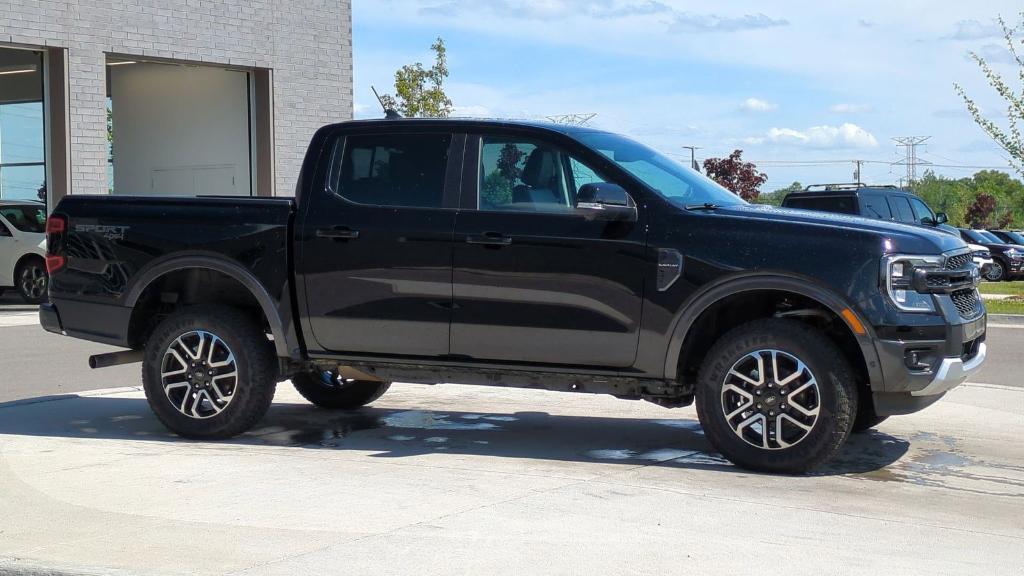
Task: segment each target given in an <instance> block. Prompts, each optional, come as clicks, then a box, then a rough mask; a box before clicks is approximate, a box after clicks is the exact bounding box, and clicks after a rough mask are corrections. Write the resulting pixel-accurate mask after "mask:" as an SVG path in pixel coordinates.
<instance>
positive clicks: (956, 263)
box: [946, 252, 973, 270]
mask: <svg viewBox="0 0 1024 576" xmlns="http://www.w3.org/2000/svg"><path fill="white" fill-rule="evenodd" d="M972 260H973V258H972V257H971V254H970V252H968V253H966V254H957V255H955V256H950V257H949V258H946V270H960V269H961V268H964V267H966V266H967V265H968V264H970V263H971V262H972Z"/></svg>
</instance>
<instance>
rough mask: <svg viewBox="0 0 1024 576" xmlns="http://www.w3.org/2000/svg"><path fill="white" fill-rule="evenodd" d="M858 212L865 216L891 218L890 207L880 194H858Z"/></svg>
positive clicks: (882, 218) (879, 218) (880, 218)
mask: <svg viewBox="0 0 1024 576" xmlns="http://www.w3.org/2000/svg"><path fill="white" fill-rule="evenodd" d="M860 213H861V216H864V217H866V218H875V219H878V220H892V209H891V208H890V207H889V203H888V202H886V200H885V196H884V195H882V194H871V193H867V192H862V193H861V194H860Z"/></svg>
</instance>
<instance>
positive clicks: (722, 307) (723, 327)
mask: <svg viewBox="0 0 1024 576" xmlns="http://www.w3.org/2000/svg"><path fill="white" fill-rule="evenodd" d="M774 317H790V318H793V319H795V320H799V321H801V322H806V323H807V324H809V325H812V326H815V327H817V328H819V329H821V330H823V331H824V332H825V333H826V334H828V335H829V336H830V337H831V338H832V340H833V341H834V342H835V343H836V345H837V346H838V347H839V349H840V351H841V352H842V353H843V355H844V356H845V357H846V359H847V361H848V362H849V363H850V367H851V368H852V369H853V372H854V374H855V375H856V377H857V388H858V390H859V391H860V392H861V393H862V395H863V394H864V393H866V392H867V391H869V382H870V376H869V374H868V367H867V363H866V362H865V361H864V355H863V353H862V352H861V349H860V344H858V343H857V337H856V336H855V335H854V333H853V331H852V330H851V329H850V327H849V326H848V325H847V324H846V322H845V321H844V320H843V319H842V318H840V317H839V315H838V314H836V313H835V312H833V311H832V309H831V308H829V307H828V306H826V305H824V304H822V303H821V302H818V301H817V300H815V299H813V298H810V297H807V296H804V295H802V294H796V293H793V292H787V291H785V290H752V291H744V292H739V293H736V294H732V295H730V296H727V297H725V298H722V299H721V300H719V301H718V302H715V303H714V304H712V305H711V306H710V307H709V308H708V309H707V310H705V311H704V312H702V313H701V315H700V316H699V317H698V318H697V320H696V321H695V322H694V323H693V325H692V326H690V329H689V330H688V331H687V333H686V338H685V339H684V340H683V346H682V349H681V350H680V352H679V364H678V371H677V374H678V378H679V380H680V381H681V382H683V383H684V384H689V385H694V384H696V382H697V373H698V371H699V370H700V366H701V364H703V363H704V358H705V357H706V356H707V354H708V352H709V351H710V350H711V347H712V346H713V345H714V344H715V342H716V341H717V340H718V339H719V338H720V337H721V336H722V335H724V334H725V333H726V332H728V331H729V330H732V329H733V328H735V327H737V326H739V325H741V324H745V323H747V322H750V321H751V320H757V319H760V318H774Z"/></svg>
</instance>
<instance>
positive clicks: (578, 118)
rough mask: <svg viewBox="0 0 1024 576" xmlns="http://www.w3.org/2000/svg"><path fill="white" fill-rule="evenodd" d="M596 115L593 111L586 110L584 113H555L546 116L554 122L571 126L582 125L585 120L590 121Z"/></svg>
mask: <svg viewBox="0 0 1024 576" xmlns="http://www.w3.org/2000/svg"><path fill="white" fill-rule="evenodd" d="M596 116H597V114H596V113H594V112H588V113H585V114H555V115H553V116H547V117H546V118H547V119H548V121H550V122H554V123H555V124H571V125H573V126H583V125H584V124H586V123H587V122H590V121H591V120H593V119H594V118H595V117H596Z"/></svg>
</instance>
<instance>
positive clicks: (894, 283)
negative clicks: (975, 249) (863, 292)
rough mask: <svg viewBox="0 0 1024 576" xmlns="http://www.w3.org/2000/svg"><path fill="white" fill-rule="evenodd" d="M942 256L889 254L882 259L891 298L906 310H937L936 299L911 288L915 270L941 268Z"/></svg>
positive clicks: (887, 291)
mask: <svg viewBox="0 0 1024 576" xmlns="http://www.w3.org/2000/svg"><path fill="white" fill-rule="evenodd" d="M943 262H945V259H944V258H943V257H942V256H887V257H886V258H884V259H883V260H882V266H883V273H884V277H885V290H886V294H887V295H888V296H889V300H891V301H892V303H893V304H895V305H896V307H897V308H899V309H900V310H903V311H905V312H935V300H934V299H932V296H931V295H930V294H921V293H920V292H916V291H915V290H914V289H913V288H911V286H912V284H913V279H914V270H917V269H931V270H939V269H941V268H942V264H943Z"/></svg>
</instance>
